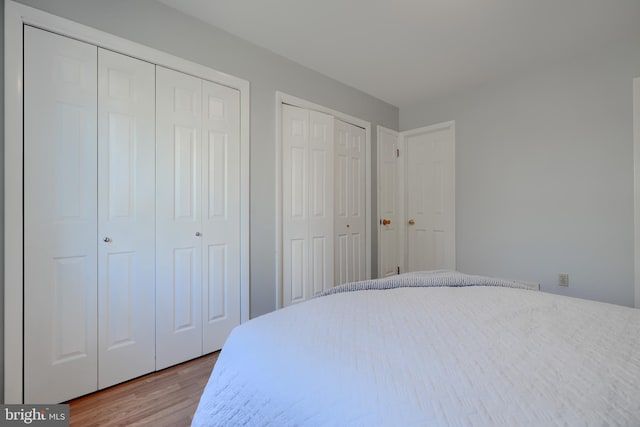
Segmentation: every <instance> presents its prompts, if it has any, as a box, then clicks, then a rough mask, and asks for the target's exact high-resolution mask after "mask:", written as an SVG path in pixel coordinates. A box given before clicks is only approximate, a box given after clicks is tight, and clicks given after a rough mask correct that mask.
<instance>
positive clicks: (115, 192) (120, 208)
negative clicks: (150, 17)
mask: <svg viewBox="0 0 640 427" xmlns="http://www.w3.org/2000/svg"><path fill="white" fill-rule="evenodd" d="M154 79H155V66H154V65H153V64H149V63H148V62H144V61H140V60H138V59H134V58H131V57H129V56H125V55H120V54H117V53H114V52H111V51H108V50H104V49H98V348H99V351H98V388H105V387H109V386H112V385H114V384H117V383H120V382H122V381H125V380H128V379H131V378H135V377H137V376H140V375H143V374H146V373H148V372H152V371H153V370H154V369H155V337H154V334H153V333H152V331H153V330H154V328H155V301H154V298H153V295H154V293H155V233H156V230H155V158H154V157H155V84H154Z"/></svg>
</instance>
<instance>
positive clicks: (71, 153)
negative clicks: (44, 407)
mask: <svg viewBox="0 0 640 427" xmlns="http://www.w3.org/2000/svg"><path fill="white" fill-rule="evenodd" d="M97 54H98V49H97V48H96V47H95V46H91V45H88V44H85V43H81V42H78V41H76V40H71V39H67V38H64V37H61V36H58V35H55V34H52V33H48V32H44V31H41V30H37V29H34V28H31V27H25V29H24V245H25V257H24V299H25V303H24V313H25V314H24V334H25V335H24V384H25V385H24V399H25V402H26V403H47V402H61V401H64V400H67V399H69V398H72V397H75V396H79V395H82V394H86V393H89V392H91V391H95V390H96V389H97V386H98V377H97V366H98V365H97V363H98V357H97V355H98V353H97V352H98V346H97V339H98V336H97V332H98V327H97V320H98V319H97V316H96V306H97V270H98V266H97V248H98V245H97V242H96V238H97V232H98V230H97V221H96V217H97V203H96V187H97V163H96V160H97V159H96V152H97V144H96V133H97V114H96V105H97V91H96V87H97Z"/></svg>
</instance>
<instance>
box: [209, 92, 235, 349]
mask: <svg viewBox="0 0 640 427" xmlns="http://www.w3.org/2000/svg"><path fill="white" fill-rule="evenodd" d="M202 106H203V122H202V138H203V144H202V176H203V187H202V191H203V202H202V209H203V212H202V245H203V254H202V255H203V259H202V268H203V271H202V277H203V288H202V289H203V298H202V312H203V335H202V336H203V344H202V345H203V352H204V353H210V352H212V351H216V350H219V349H221V348H222V345H223V344H224V342H225V340H226V339H227V336H228V335H229V333H231V330H232V329H233V328H234V327H235V326H237V325H239V324H240V93H239V92H238V91H237V90H235V89H231V88H228V87H226V86H222V85H219V84H216V83H212V82H209V81H203V85H202Z"/></svg>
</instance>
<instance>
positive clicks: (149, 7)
mask: <svg viewBox="0 0 640 427" xmlns="http://www.w3.org/2000/svg"><path fill="white" fill-rule="evenodd" d="M20 2H21V3H24V4H26V5H28V6H32V7H35V8H38V9H42V10H44V11H47V12H50V13H53V14H55V15H58V16H62V17H65V18H67V19H71V20H73V21H77V22H80V23H82V24H85V25H88V26H90V27H94V28H97V29H100V30H103V31H105V32H108V33H112V34H115V35H117V36H120V37H123V38H126V39H129V40H132V41H135V42H138V43H141V44H144V45H147V46H150V47H153V48H156V49H158V50H162V51H165V52H168V53H171V54H173V55H176V56H179V57H182V58H185V59H188V60H191V61H194V62H197V63H200V64H203V65H206V66H209V67H211V68H214V69H216V70H218V71H222V72H225V73H228V74H232V75H234V76H237V77H241V78H243V79H246V80H248V81H249V82H250V83H251V154H250V156H251V157H250V162H251V172H250V173H251V181H250V191H251V195H250V198H251V201H250V203H251V207H250V216H251V223H250V227H251V238H250V239H251V241H250V245H251V260H250V269H251V271H250V274H251V317H255V316H258V315H261V314H264V313H267V312H269V311H272V310H274V309H275V290H276V284H275V264H276V259H275V242H276V240H275V239H276V236H275V229H274V224H275V92H276V91H277V90H279V91H283V92H285V93H288V94H290V95H294V96H297V97H300V98H303V99H307V100H309V101H312V102H315V103H317V104H320V105H323V106H325V107H329V108H332V109H334V110H337V111H341V112H344V113H347V114H349V115H351V116H355V117H358V118H361V119H363V120H367V121H369V122H371V124H372V130H373V132H372V137H373V140H372V148H373V151H374V152H373V159H372V162H373V163H372V164H373V165H375V164H376V163H375V161H376V159H375V146H376V140H375V138H376V135H375V129H376V126H377V125H382V126H386V127H389V128H392V129H397V128H398V109H397V108H396V107H394V106H392V105H390V104H387V103H384V102H382V101H380V100H378V99H376V98H373V97H371V96H369V95H367V94H365V93H363V92H360V91H357V90H355V89H353V88H351V87H349V86H345V85H343V84H341V83H338V82H336V81H335V80H332V79H330V78H328V77H325V76H323V75H321V74H319V73H317V72H315V71H313V70H310V69H308V68H304V67H302V66H300V65H298V64H295V63H293V62H291V61H289V60H286V59H284V58H282V57H280V56H277V55H275V54H273V53H271V52H269V51H267V50H265V49H262V48H259V47H257V46H255V45H252V44H250V43H248V42H246V41H243V40H241V39H239V38H237V37H234V36H232V35H230V34H228V33H226V32H223V31H221V30H219V29H217V28H214V27H211V26H209V25H206V24H204V23H202V22H200V21H198V20H196V19H193V18H190V17H188V16H186V15H183V14H180V13H178V12H176V11H174V10H173V9H170V8H168V7H166V6H164V5H162V4H160V3H157V2H155V1H152V0H136V1H129V0H109V1H104V0H56V1H51V0H20ZM2 22H4V21H2ZM1 33H2V34H3V33H4V31H2V32H1ZM3 70H4V68H3ZM2 116H3V114H0V117H2ZM0 165H1V163H0ZM0 167H1V166H0ZM374 170H375V168H374ZM1 176H2V174H0V177H1ZM0 179H1V178H0ZM372 188H373V189H375V188H376V184H375V177H374V179H373V182H372ZM374 193H375V190H374ZM1 203H2V202H0V204H1ZM371 206H372V209H374V212H375V206H376V198H375V194H373V200H372V201H371ZM3 212H4V211H3V208H2V207H0V215H3ZM0 229H1V228H0ZM371 231H372V233H373V234H372V243H373V251H372V254H373V260H372V266H373V271H374V272H377V255H376V254H377V234H375V233H377V227H375V224H373V225H372V230H371ZM0 232H1V231H0ZM0 251H1V249H0ZM0 259H3V258H0ZM0 295H3V293H0ZM0 311H2V309H0ZM1 329H2V330H4V328H1ZM1 345H2V344H0V346H1ZM0 350H1V348H0ZM2 356H3V352H2V351H0V362H2V360H1V359H2ZM0 393H1V392H0Z"/></svg>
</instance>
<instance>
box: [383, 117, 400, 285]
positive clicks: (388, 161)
mask: <svg viewBox="0 0 640 427" xmlns="http://www.w3.org/2000/svg"><path fill="white" fill-rule="evenodd" d="M399 194H400V182H399V180H398V132H395V131H393V130H391V129H385V128H383V127H380V126H378V216H379V225H378V230H379V231H378V254H379V256H378V277H388V276H393V275H395V274H398V269H399V266H400V251H399V249H400V248H399V237H400V236H399V230H400V227H401V224H400V221H401V218H402V216H401V215H400V212H399V211H400V197H399Z"/></svg>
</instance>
